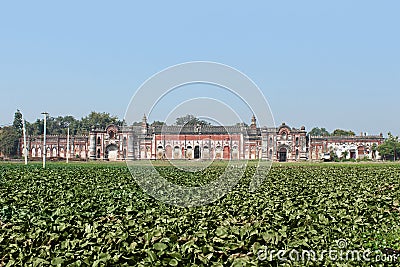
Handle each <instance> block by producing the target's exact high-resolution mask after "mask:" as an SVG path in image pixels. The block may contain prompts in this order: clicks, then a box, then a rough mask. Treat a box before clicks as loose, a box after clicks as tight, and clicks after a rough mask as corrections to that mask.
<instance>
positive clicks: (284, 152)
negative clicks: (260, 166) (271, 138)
mask: <svg viewBox="0 0 400 267" xmlns="http://www.w3.org/2000/svg"><path fill="white" fill-rule="evenodd" d="M286 161H287V149H286V148H284V147H282V148H281V149H279V162H286Z"/></svg>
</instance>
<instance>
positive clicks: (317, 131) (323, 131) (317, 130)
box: [308, 127, 330, 136]
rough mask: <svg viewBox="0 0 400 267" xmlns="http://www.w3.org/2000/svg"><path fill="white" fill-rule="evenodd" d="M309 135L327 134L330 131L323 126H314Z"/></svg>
mask: <svg viewBox="0 0 400 267" xmlns="http://www.w3.org/2000/svg"><path fill="white" fill-rule="evenodd" d="M308 135H309V136H329V135H330V133H329V132H328V131H327V130H326V129H325V128H321V129H320V128H318V127H314V128H313V129H312V130H311V131H310V132H309V133H308Z"/></svg>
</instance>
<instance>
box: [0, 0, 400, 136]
mask: <svg viewBox="0 0 400 267" xmlns="http://www.w3.org/2000/svg"><path fill="white" fill-rule="evenodd" d="M399 10H400V2H398V1H380V2H378V1H329V2H328V1H256V2H244V1H243V2H241V3H234V2H233V1H197V2H195V3H194V2H190V3H189V1H186V2H184V1H179V2H178V1H162V2H161V1H159V2H155V1H140V2H139V1H114V2H111V1H65V2H63V3H60V2H59V1H29V2H28V1H25V2H24V1H3V2H2V3H1V4H0V25H1V26H0V92H1V100H2V101H1V105H0V125H4V124H8V123H10V122H11V121H12V118H13V113H14V112H15V110H16V109H17V108H19V109H21V110H22V111H23V113H24V115H25V117H26V119H27V120H29V121H33V120H35V119H36V118H38V117H40V116H41V115H40V113H41V112H42V111H44V110H46V111H48V112H49V113H50V115H52V116H57V115H73V116H75V117H78V118H79V117H82V116H85V115H87V114H88V113H89V112H90V111H92V110H96V111H102V112H103V111H104V112H109V113H111V114H113V115H117V116H119V117H123V115H124V112H125V110H126V107H127V105H128V103H129V99H130V98H131V97H132V95H133V94H134V92H135V91H136V89H137V88H138V87H139V86H140V85H141V84H142V83H143V82H144V81H145V80H146V79H147V78H148V77H150V76H151V75H153V74H155V73H156V72H158V71H160V70H162V69H164V68H166V67H169V66H171V65H175V64H178V63H182V62H187V61H193V60H205V61H215V62H220V63H223V64H227V65H230V66H232V67H234V68H236V69H238V70H240V71H242V72H244V73H245V74H246V75H248V76H249V77H250V78H251V79H253V80H254V82H255V83H256V84H257V85H258V86H259V87H260V88H261V90H262V91H263V93H264V94H265V96H266V98H267V99H268V101H269V104H270V106H271V109H272V112H273V114H274V117H275V121H276V123H277V124H279V123H280V122H282V121H285V122H286V123H287V124H290V125H291V126H294V127H300V126H301V125H305V126H306V127H307V129H311V128H312V127H314V126H321V127H326V128H327V129H328V130H334V129H335V128H344V129H353V130H354V131H356V132H361V131H363V132H368V133H371V134H373V133H379V132H384V133H386V132H388V131H392V132H393V133H395V134H397V135H398V134H400V127H399V122H400V120H399V117H398V115H397V111H398V110H399V109H398V106H399V105H398V102H399V99H400V90H399V89H400V34H399V26H400V16H399ZM171 105H175V104H174V103H173V101H171ZM165 108H166V109H168V108H171V109H172V108H173V106H171V107H169V106H168V101H167V102H165ZM249 119H250V118H249Z"/></svg>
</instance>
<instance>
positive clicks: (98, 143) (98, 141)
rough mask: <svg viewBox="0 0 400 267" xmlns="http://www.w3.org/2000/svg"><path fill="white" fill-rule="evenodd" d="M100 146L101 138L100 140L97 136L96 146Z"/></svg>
mask: <svg viewBox="0 0 400 267" xmlns="http://www.w3.org/2000/svg"><path fill="white" fill-rule="evenodd" d="M100 144H101V138H100V136H98V137H97V145H100Z"/></svg>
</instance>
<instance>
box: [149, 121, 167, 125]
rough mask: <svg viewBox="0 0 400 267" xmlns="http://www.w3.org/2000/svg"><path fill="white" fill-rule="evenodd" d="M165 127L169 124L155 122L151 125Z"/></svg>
mask: <svg viewBox="0 0 400 267" xmlns="http://www.w3.org/2000/svg"><path fill="white" fill-rule="evenodd" d="M164 125H167V124H166V123H165V122H163V121H153V122H152V123H151V126H164Z"/></svg>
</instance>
